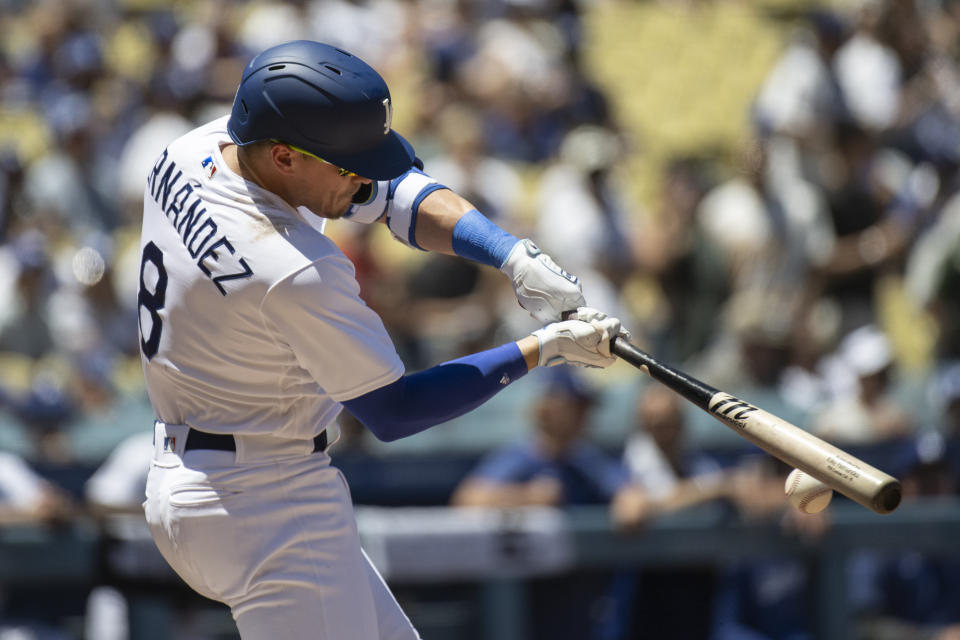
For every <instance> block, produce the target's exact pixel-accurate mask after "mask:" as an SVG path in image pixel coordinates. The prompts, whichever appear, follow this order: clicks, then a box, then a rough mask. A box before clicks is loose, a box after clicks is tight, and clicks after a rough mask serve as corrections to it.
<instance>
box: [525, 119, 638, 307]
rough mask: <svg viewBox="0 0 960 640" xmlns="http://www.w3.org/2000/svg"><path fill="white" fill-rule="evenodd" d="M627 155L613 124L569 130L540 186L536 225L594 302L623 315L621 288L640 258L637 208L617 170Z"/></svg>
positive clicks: (547, 248)
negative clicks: (631, 203)
mask: <svg viewBox="0 0 960 640" xmlns="http://www.w3.org/2000/svg"><path fill="white" fill-rule="evenodd" d="M623 157H624V147H623V140H622V139H621V138H620V136H618V135H617V134H616V133H615V132H614V131H611V130H610V129H607V128H604V127H600V126H596V125H583V126H581V127H577V128H576V129H574V130H572V131H571V132H569V133H568V134H567V135H566V136H565V137H564V138H563V143H562V145H561V147H560V154H559V158H558V160H557V162H555V163H553V164H552V165H550V166H549V167H548V168H547V169H546V170H545V171H544V173H543V176H542V178H541V180H540V184H539V186H538V188H537V225H536V237H537V238H538V241H539V242H540V243H541V244H542V245H543V247H544V250H545V251H548V252H552V253H556V254H557V255H562V256H564V261H565V262H564V264H565V265H566V268H567V269H570V271H571V273H575V274H576V275H577V277H579V278H580V280H581V282H582V283H583V290H584V292H586V295H587V298H588V301H589V303H590V304H591V305H593V306H595V307H596V308H598V309H606V310H607V312H608V313H611V314H614V315H616V314H618V313H619V314H620V315H618V316H617V317H619V318H623V317H625V316H624V315H623V309H622V306H621V304H620V290H621V289H622V287H623V285H624V283H625V282H626V280H627V279H628V278H629V277H630V276H631V275H632V274H633V270H634V269H635V267H636V264H637V262H636V258H635V256H634V248H633V225H632V224H631V218H632V216H631V213H632V212H631V211H630V209H629V208H628V205H627V202H626V198H625V191H624V186H623V185H622V184H621V183H620V182H619V181H618V176H617V171H616V169H617V166H618V165H619V163H620V161H621V159H622V158H623Z"/></svg>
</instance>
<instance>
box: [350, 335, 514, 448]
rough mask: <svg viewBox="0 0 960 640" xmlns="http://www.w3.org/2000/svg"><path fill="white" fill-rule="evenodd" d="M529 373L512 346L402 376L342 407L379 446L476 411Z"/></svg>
mask: <svg viewBox="0 0 960 640" xmlns="http://www.w3.org/2000/svg"><path fill="white" fill-rule="evenodd" d="M526 373H527V363H526V361H525V360H524V359H523V354H522V353H521V352H520V347H518V346H517V344H516V343H515V342H510V343H507V344H505V345H501V346H499V347H495V348H493V349H488V350H487V351H481V352H479V353H474V354H471V355H469V356H465V357H463V358H458V359H456V360H450V361H449V362H444V363H442V364H438V365H436V366H435V367H431V368H429V369H426V370H424V371H420V372H417V373H413V374H409V375H405V376H402V377H401V378H400V379H398V380H396V381H395V382H392V383H390V384H388V385H386V386H383V387H380V388H379V389H374V390H373V391H370V392H369V393H365V394H364V395H362V396H358V397H356V398H353V399H351V400H345V401H344V402H343V406H344V408H346V410H347V411H349V412H350V413H351V414H353V416H354V417H355V418H357V420H359V421H360V422H362V423H363V424H364V426H366V427H367V428H368V429H369V430H370V431H371V432H372V433H373V435H375V436H376V437H377V438H378V439H379V440H383V441H384V442H390V441H392V440H399V439H400V438H405V437H407V436H412V435H413V434H415V433H419V432H421V431H423V430H425V429H428V428H430V427H432V426H434V425H437V424H440V423H441V422H446V421H447V420H452V419H453V418H456V417H457V416H461V415H463V414H464V413H467V412H468V411H471V410H473V409H475V408H477V407H478V406H480V405H481V404H483V403H484V402H486V401H487V400H489V399H490V398H492V397H493V396H494V395H495V394H496V393H497V392H498V391H500V390H501V389H504V388H505V387H506V386H507V385H508V384H509V383H511V382H513V381H514V380H516V379H518V378H520V377H522V376H523V375H525V374H526Z"/></svg>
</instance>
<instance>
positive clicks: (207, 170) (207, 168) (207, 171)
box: [200, 156, 217, 180]
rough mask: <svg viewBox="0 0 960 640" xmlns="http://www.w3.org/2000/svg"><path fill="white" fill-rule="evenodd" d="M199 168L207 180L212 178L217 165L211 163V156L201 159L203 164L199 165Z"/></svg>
mask: <svg viewBox="0 0 960 640" xmlns="http://www.w3.org/2000/svg"><path fill="white" fill-rule="evenodd" d="M200 166H201V167H203V173H204V175H206V176H207V180H210V179H211V178H213V174H215V173H216V172H217V165H216V164H214V162H213V156H207V157H206V158H204V159H203V162H201V163H200Z"/></svg>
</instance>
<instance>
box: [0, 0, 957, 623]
mask: <svg viewBox="0 0 960 640" xmlns="http://www.w3.org/2000/svg"><path fill="white" fill-rule="evenodd" d="M297 38H310V39H315V40H321V41H325V42H329V43H332V44H336V45H338V46H341V47H343V48H345V49H347V50H349V51H351V52H353V53H355V54H357V55H359V56H361V57H362V58H364V59H365V60H366V61H367V62H369V63H370V64H371V65H373V66H374V67H375V68H377V69H378V70H379V71H380V72H381V73H382V74H383V75H384V76H385V77H386V79H387V81H388V83H389V85H390V87H391V91H392V94H393V101H394V104H395V106H396V118H395V121H394V126H395V128H396V129H397V130H398V131H400V132H401V133H403V134H404V135H405V136H407V137H408V138H409V139H410V140H411V141H412V142H413V143H414V145H415V147H416V149H417V152H418V155H419V156H420V157H421V158H422V159H423V161H424V163H425V166H426V170H427V171H428V172H429V173H430V174H432V175H433V176H435V177H436V178H437V179H438V180H440V181H441V182H442V183H444V184H447V185H449V186H450V187H452V188H454V189H456V190H457V191H459V192H460V193H461V194H463V195H465V196H466V197H468V198H469V199H470V200H472V201H473V202H474V204H476V205H477V207H478V208H479V209H480V210H481V211H482V212H483V213H484V214H486V215H487V216H488V217H490V218H491V219H493V220H495V221H497V223H498V224H500V225H501V226H502V227H504V228H506V229H508V230H510V231H511V232H512V233H514V234H515V235H517V236H518V237H526V236H529V237H532V238H534V239H535V240H536V241H537V242H538V244H539V245H540V246H541V247H542V248H544V250H545V251H547V252H548V253H550V254H551V255H553V256H554V257H555V258H556V259H557V261H558V262H559V263H560V264H562V265H563V266H564V267H565V268H566V269H567V270H568V271H571V272H573V273H576V274H577V275H579V276H580V278H581V280H582V281H583V284H584V291H585V293H586V296H587V300H588V302H589V303H590V304H591V306H595V307H598V308H600V309H603V310H605V311H607V312H609V313H611V314H615V315H618V316H619V317H620V318H622V319H623V322H624V325H625V326H627V327H628V328H629V329H630V330H631V331H632V333H633V336H634V342H635V343H636V344H637V345H638V346H641V347H642V348H644V349H645V350H647V351H649V352H650V353H652V354H654V355H655V356H657V357H659V358H661V359H663V360H665V361H666V362H669V363H672V364H674V365H675V366H678V367H680V368H683V369H684V370H686V371H688V372H690V373H692V374H693V375H695V376H697V377H698V378H701V379H702V380H704V381H706V382H708V383H709V384H711V385H712V386H715V387H718V388H720V389H723V390H726V391H729V392H731V393H733V394H735V395H738V396H739V397H742V398H744V399H746V400H747V401H749V402H752V403H753V404H756V405H758V406H761V407H763V408H765V409H767V410H769V411H771V412H773V413H775V414H777V415H780V416H783V417H784V418H786V419H788V420H790V421H792V422H794V423H795V424H798V425H801V426H802V427H804V428H805V429H808V430H810V431H811V432H813V433H816V434H818V435H819V436H821V437H823V438H825V439H828V440H830V441H831V442H834V443H837V444H838V445H841V446H843V447H844V448H847V449H849V450H850V451H852V452H855V453H856V454H858V455H860V456H862V457H863V458H864V459H866V460H868V461H870V462H872V463H874V464H876V465H878V466H880V467H881V468H883V469H885V470H887V471H889V472H890V473H893V474H895V475H898V477H900V478H901V479H902V480H903V482H904V492H905V495H904V500H903V504H902V506H901V507H900V509H899V510H898V511H896V512H895V513H893V514H891V515H887V516H878V515H876V514H873V513H871V512H869V511H867V510H865V509H863V508H862V507H859V506H857V505H854V504H853V503H851V502H850V501H848V500H846V499H845V498H843V497H842V496H835V497H834V500H833V502H832V503H831V505H830V506H829V507H828V508H827V509H826V510H825V511H824V512H821V513H819V514H815V515H803V514H799V513H798V512H796V511H795V510H792V509H791V508H790V507H789V506H788V505H787V504H786V502H785V499H784V497H783V482H784V478H785V477H786V475H787V473H788V472H789V471H790V469H788V468H784V467H783V466H782V465H778V464H777V463H776V462H775V461H774V460H772V459H770V458H769V457H768V456H765V455H763V454H762V453H761V452H759V451H758V450H757V449H755V448H753V447H751V446H749V445H748V444H747V443H746V442H745V441H743V440H741V439H740V438H738V437H737V436H736V435H735V434H734V433H732V432H731V431H729V430H728V429H726V428H725V427H724V426H723V425H721V424H720V423H718V422H715V421H714V420H713V419H711V418H710V417H708V416H707V415H706V414H703V413H702V412H699V410H697V409H694V408H692V407H690V406H687V405H686V404H685V403H683V402H680V401H678V400H677V399H676V397H674V396H673V395H672V394H670V393H668V392H664V391H663V390H662V389H661V388H659V387H657V386H656V385H653V384H649V383H648V382H647V380H646V379H645V378H644V377H643V376H641V374H639V372H637V371H636V370H634V369H632V368H631V367H629V366H628V365H625V364H623V363H617V364H616V365H614V366H613V367H612V368H611V369H609V370H606V371H603V372H595V371H582V370H566V369H564V368H556V369H550V370H538V371H536V372H534V373H533V374H531V375H530V376H528V378H527V379H526V380H524V381H522V382H520V383H519V384H516V385H512V386H510V387H509V388H508V389H507V390H506V391H504V392H503V393H501V394H500V395H499V396H497V397H496V398H495V399H494V400H492V401H491V402H489V403H488V404H487V405H485V406H483V407H481V408H480V409H479V410H477V411H475V412H474V413H472V414H470V415H468V416H465V417H463V418H461V419H458V420H455V421H453V422H451V423H449V424H447V425H443V426H440V427H438V428H435V429H432V430H429V431H427V432H424V433H422V434H419V435H417V436H414V437H411V438H408V439H406V440H403V441H399V442H395V443H391V444H389V445H384V444H383V443H380V442H378V441H376V440H375V439H374V438H373V437H371V436H370V434H368V433H366V432H365V431H364V430H363V429H362V427H359V426H358V425H356V424H353V423H351V421H349V420H348V419H347V417H341V421H340V427H341V431H342V437H341V439H340V440H339V441H338V442H337V443H336V444H335V445H334V448H333V449H332V455H333V458H334V462H335V464H337V465H338V466H340V467H341V468H342V469H343V470H344V472H345V474H346V475H347V477H348V479H349V481H350V483H351V487H352V490H353V495H354V500H355V502H356V503H357V511H358V522H359V525H360V529H361V535H362V537H363V538H364V542H365V546H366V548H367V549H368V551H369V552H370V555H371V556H372V557H373V558H374V560H375V561H376V563H377V564H378V566H379V567H380V568H381V570H382V571H383V573H384V575H385V577H386V578H387V580H388V581H389V582H390V583H391V585H392V586H393V588H394V589H395V591H396V593H397V595H398V598H399V599H400V600H401V602H402V604H403V605H404V606H405V608H406V609H407V611H408V613H409V615H410V616H411V617H412V618H413V620H414V622H415V623H416V624H417V625H418V627H419V628H420V631H421V634H422V635H423V637H424V638H425V640H443V639H447V638H451V639H452V638H457V639H458V640H488V639H491V640H492V639H493V638H497V639H498V640H527V639H533V640H539V639H540V638H552V639H556V640H568V639H569V640H591V639H598V640H616V639H621V640H626V639H638V638H656V639H681V640H683V639H690V640H698V639H720V640H725V639H729V640H734V639H736V640H748V639H763V638H768V639H771V640H779V639H790V640H801V639H814V638H826V639H832V638H866V639H881V640H884V639H890V640H895V639H899V638H903V639H911V640H914V639H923V638H930V639H939V640H949V639H955V638H960V550H958V548H957V545H956V540H957V539H958V536H960V501H958V500H957V491H958V488H960V485H958V478H960V449H958V446H957V443H958V442H960V440H958V436H960V197H958V194H960V191H958V187H960V180H958V178H960V174H958V168H960V67H958V56H960V1H957V0H835V1H832V2H829V1H824V2H806V1H798V0H752V1H751V0H686V1H682V0H660V1H654V0H370V1H361V0H355V1H354V0H298V1H288V2H280V1H259V0H251V1H239V0H237V1H229V0H198V1H196V2H187V1H181V2H161V1H159V0H29V1H28V0H2V1H0V640H11V639H16V640H32V639H44V640H46V639H51V640H60V639H79V638H82V639H85V640H128V639H131V640H152V639H159V638H185V639H196V640H222V639H228V638H229V639H232V638H236V635H235V631H234V630H233V627H232V622H231V620H230V618H229V613H228V612H227V611H226V609H225V608H223V607H221V606H220V605H217V604H216V603H211V602H208V601H206V600H204V599H202V598H200V597H199V596H196V595H194V594H192V593H191V592H189V591H188V590H187V589H186V588H185V587H183V586H182V585H180V583H179V582H178V581H177V579H176V577H175V576H173V574H172V573H171V572H170V571H169V569H167V568H166V566H165V565H164V564H163V562H162V560H161V559H160V557H159V556H158V555H157V554H156V552H155V551H154V549H153V545H152V542H151V541H150V540H149V539H148V538H147V537H145V536H147V535H148V534H146V530H145V526H143V523H142V513H141V512H140V506H139V505H140V502H141V500H142V495H143V482H144V476H145V472H146V468H147V465H148V461H149V458H150V455H151V445H150V438H151V435H152V434H151V423H152V418H153V412H152V410H151V408H150V405H149V402H148V400H147V398H146V394H145V390H144V387H143V382H142V378H141V373H140V362H139V357H140V356H139V346H138V338H137V314H138V311H137V295H136V291H137V287H138V282H137V279H138V264H137V255H136V254H137V241H138V235H139V221H140V212H141V200H142V192H143V185H144V180H145V176H146V174H147V172H148V170H149V169H150V167H152V165H153V163H154V159H155V158H156V156H157V155H158V154H159V153H160V152H161V151H162V149H163V148H164V147H165V146H166V144H167V143H169V142H170V141H171V140H173V139H174V138H176V137H178V136H179V135H181V134H182V133H185V132H186V131H188V130H190V129H191V128H193V127H194V126H196V125H198V124H201V123H204V122H206V121H208V120H211V119H213V118H215V117H218V116H220V115H223V114H225V113H227V112H228V110H229V106H230V104H231V102H232V99H233V94H234V91H235V88H236V84H237V82H238V79H239V76H240V72H241V70H242V68H243V66H244V65H245V64H246V62H247V61H248V60H249V58H250V57H251V56H252V55H253V54H255V53H256V52H258V51H260V50H262V49H264V48H266V47H269V46H272V45H274V44H277V43H279V42H281V41H286V40H291V39H297ZM374 227H375V228H374ZM328 231H329V233H330V235H331V236H333V237H334V238H335V239H336V240H337V242H338V243H339V244H340V246H341V247H342V248H343V250H344V251H345V252H346V253H347V254H348V255H349V256H350V257H351V258H352V259H353V261H354V262H355V264H356V266H357V276H358V279H359V280H360V283H361V286H362V292H363V296H364V298H365V299H366V301H367V302H368V304H370V305H371V306H372V307H373V308H374V309H376V310H377V311H378V312H379V313H380V314H381V316H382V317H383V318H384V321H385V323H386V326H387V328H388V331H389V332H390V334H391V336H392V337H393V339H394V341H395V343H396V345H397V348H398V350H399V351H400V354H401V356H402V357H403V359H404V362H405V363H406V365H407V368H408V370H410V371H413V370H417V369H420V368H424V367H427V366H431V365H433V364H436V363H438V362H440V361H442V360H445V359H449V358H453V357H457V356H459V355H462V354H464V353H467V352H471V351H475V350H477V349H482V348H487V347H490V346H494V345H496V344H499V343H502V342H505V341H508V340H512V339H515V338H516V337H518V336H521V335H524V334H525V333H526V332H528V331H530V330H532V329H534V328H536V325H535V324H534V323H533V320H531V319H530V317H529V316H528V315H527V314H526V313H525V312H524V311H523V310H522V309H520V308H519V307H518V306H517V304H516V301H515V299H514V297H513V294H512V291H511V289H510V287H509V285H508V284H507V283H506V282H505V280H504V279H503V278H502V277H501V276H500V275H499V274H498V273H496V272H494V271H492V270H490V269H479V268H476V267H475V266H474V265H472V264H468V263H466V262H464V261H461V260H456V259H450V258H446V257H443V256H435V255H429V254H423V253H419V252H414V251H410V250H408V249H406V248H405V247H402V246H401V245H400V244H399V243H397V242H395V241H393V240H392V239H391V238H390V236H389V233H388V232H387V231H386V230H385V229H383V228H381V226H380V225H372V226H371V227H362V226H359V225H353V224H352V223H348V222H340V223H335V224H330V225H328ZM414 319H415V320H414Z"/></svg>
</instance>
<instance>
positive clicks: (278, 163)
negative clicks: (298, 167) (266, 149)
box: [270, 143, 297, 173]
mask: <svg viewBox="0 0 960 640" xmlns="http://www.w3.org/2000/svg"><path fill="white" fill-rule="evenodd" d="M296 155H297V152H296V151H294V150H293V149H291V148H290V147H288V146H287V145H285V144H280V143H276V144H273V145H272V146H271V147H270V159H271V160H272V161H273V165H274V167H275V168H276V169H277V170H278V171H280V172H281V173H293V167H294V164H295V163H296V160H295V159H294V157H295V156H296Z"/></svg>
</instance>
